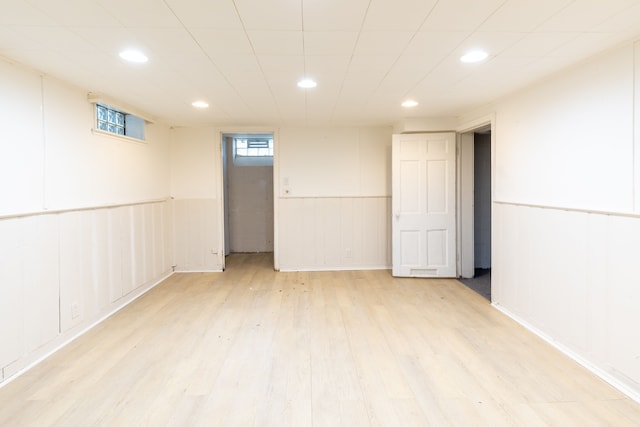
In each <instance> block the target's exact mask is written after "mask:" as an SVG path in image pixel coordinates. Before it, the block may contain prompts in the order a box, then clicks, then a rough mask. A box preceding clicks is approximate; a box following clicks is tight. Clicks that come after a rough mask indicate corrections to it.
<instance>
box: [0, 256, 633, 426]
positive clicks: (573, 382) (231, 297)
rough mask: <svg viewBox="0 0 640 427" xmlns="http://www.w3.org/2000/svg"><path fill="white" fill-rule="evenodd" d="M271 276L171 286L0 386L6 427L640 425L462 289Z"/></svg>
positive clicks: (435, 283) (231, 273) (178, 277)
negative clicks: (96, 426) (144, 426)
mask: <svg viewBox="0 0 640 427" xmlns="http://www.w3.org/2000/svg"><path fill="white" fill-rule="evenodd" d="M271 265H272V259H271V257H270V255H265V254H258V255H233V256H231V257H229V258H228V260H227V266H228V267H227V271H226V272H224V273H206V274H205V273H202V274H201V273H190V274H175V275H174V276H172V277H171V278H169V279H167V280H166V281H165V282H163V283H162V284H160V285H159V286H158V287H156V288H155V289H153V290H152V291H150V292H149V293H147V294H146V295H144V296H143V297H141V298H140V299H138V300H136V301H135V302H134V303H132V304H131V305H130V306H128V307H126V308H125V309H123V310H122V311H120V312H118V313H117V314H115V315H114V316H112V317H111V318H109V319H107V320H106V321H105V322H103V323H102V324H100V325H98V326H97V327H96V328H94V329H93V330H91V331H90V332H88V333H87V334H85V335H84V336H82V337H80V338H79V339H77V340H76V341H74V342H72V343H71V344H70V345H68V346H67V347H65V348H64V349H62V350H61V351H59V352H58V353H56V354H54V355H53V356H51V357H50V358H48V359H47V360H45V361H44V362H43V363H41V364H40V365H38V366H36V367H35V368H33V369H31V370H30V371H28V372H27V373H26V374H24V375H23V376H22V377H20V378H18V379H16V380H15V381H13V382H11V383H10V384H8V385H6V386H5V387H3V388H1V389H0V425H1V426H22V425H24V426H93V425H99V426H121V425H122V426H143V425H148V426H164V425H175V426H195V425H202V426H254V425H255V426H312V425H313V426H332V427H335V426H340V425H342V426H449V425H451V426H476V425H478V426H480V425H485V426H538V425H540V426H544V425H554V426H605V425H609V426H632V425H635V426H637V425H640V406H639V405H637V404H635V403H633V402H632V401H630V400H629V399H627V398H625V397H624V396H623V395H621V394H620V393H619V392H617V391H616V390H614V389H613V388H612V387H610V386H609V385H607V384H606V383H604V382H603V381H601V380H600V379H598V378H596V377H595V376H593V375H592V374H590V373H588V372H587V371H586V370H584V369H583V368H582V367H580V366H578V365H577V364H576V363H574V362H573V361H571V360H569V359H568V358H566V357H565V356H563V355H562V354H560V353H558V352H557V351H556V350H554V349H552V348H551V347H549V346H548V345H547V344H546V343H544V342H543V341H541V340H540V339H538V338H537V337H536V336H534V335H532V334H531V333H529V332H528V331H526V330H525V329H523V328H522V327H520V326H519V325H517V324H516V323H514V322H513V321H512V320H511V319H509V318H507V317H505V316H504V315H502V314H501V313H500V312H498V311H497V310H495V309H494V308H492V307H491V306H490V305H489V304H488V302H487V301H486V300H484V299H483V298H482V297H480V296H479V295H477V294H476V293H474V292H473V291H471V290H469V289H467V288H465V287H464V286H463V285H462V284H460V283H459V282H457V281H455V280H437V279H430V280H421V279H394V278H392V277H391V276H390V273H389V271H342V272H311V273H276V272H274V271H273V270H272V268H271Z"/></svg>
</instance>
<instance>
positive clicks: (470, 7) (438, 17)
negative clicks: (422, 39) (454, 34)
mask: <svg viewBox="0 0 640 427" xmlns="http://www.w3.org/2000/svg"><path fill="white" fill-rule="evenodd" d="M504 2H505V0H447V1H440V2H438V4H437V5H436V7H435V8H434V10H433V12H432V13H431V14H430V15H429V17H428V18H427V20H426V21H425V23H424V24H423V25H422V28H421V29H422V30H430V31H473V30H476V29H477V28H478V27H479V26H480V25H482V23H483V22H484V21H485V20H486V19H487V18H488V17H489V16H491V15H492V14H493V13H494V12H495V11H496V10H497V9H498V8H499V7H500V6H501V5H502V4H504Z"/></svg>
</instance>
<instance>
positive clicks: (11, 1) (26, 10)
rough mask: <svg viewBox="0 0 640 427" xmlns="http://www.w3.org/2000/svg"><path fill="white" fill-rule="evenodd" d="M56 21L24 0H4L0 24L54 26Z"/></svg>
mask: <svg viewBox="0 0 640 427" xmlns="http://www.w3.org/2000/svg"><path fill="white" fill-rule="evenodd" d="M55 24H56V22H55V20H54V19H52V18H51V17H50V16H48V15H47V14H45V13H44V12H43V11H41V10H40V9H38V8H36V7H35V6H32V5H30V4H29V3H27V2H26V1H23V0H3V2H2V13H0V25H10V26H14V25H29V26H41V25H45V26H53V25H55Z"/></svg>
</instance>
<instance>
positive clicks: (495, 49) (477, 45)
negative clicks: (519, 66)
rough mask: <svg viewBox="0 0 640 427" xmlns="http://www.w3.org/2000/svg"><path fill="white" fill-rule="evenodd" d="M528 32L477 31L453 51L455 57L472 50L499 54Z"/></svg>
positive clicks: (493, 54)
mask: <svg viewBox="0 0 640 427" xmlns="http://www.w3.org/2000/svg"><path fill="white" fill-rule="evenodd" d="M525 35H526V34H524V33H512V32H502V33H496V32H484V31H483V32H476V33H473V34H471V35H470V36H469V37H468V38H467V39H465V40H464V41H463V42H462V43H460V45H459V46H458V47H457V48H456V49H455V50H453V51H452V53H453V54H454V56H455V57H457V58H460V57H461V56H462V55H463V54H464V53H466V52H468V51H470V50H476V49H480V50H484V51H485V52H487V53H488V54H489V56H495V55H499V54H500V53H501V52H503V51H504V50H506V49H508V48H510V47H511V46H513V45H515V44H516V43H518V42H519V41H520V40H522V38H523V37H524V36H525Z"/></svg>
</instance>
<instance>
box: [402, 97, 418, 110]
mask: <svg viewBox="0 0 640 427" xmlns="http://www.w3.org/2000/svg"><path fill="white" fill-rule="evenodd" d="M401 105H402V106H403V107H405V108H411V107H415V106H416V105H418V102H417V101H414V100H413V99H407V100H406V101H404V102H403V103H402V104H401Z"/></svg>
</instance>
